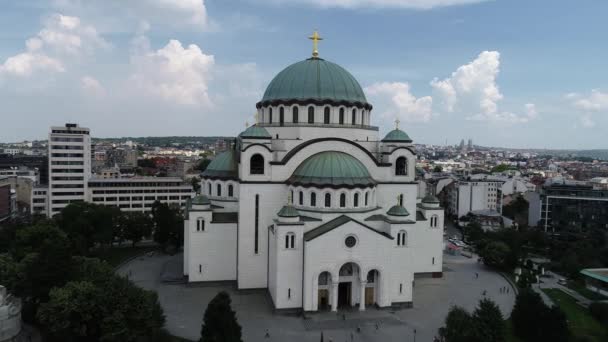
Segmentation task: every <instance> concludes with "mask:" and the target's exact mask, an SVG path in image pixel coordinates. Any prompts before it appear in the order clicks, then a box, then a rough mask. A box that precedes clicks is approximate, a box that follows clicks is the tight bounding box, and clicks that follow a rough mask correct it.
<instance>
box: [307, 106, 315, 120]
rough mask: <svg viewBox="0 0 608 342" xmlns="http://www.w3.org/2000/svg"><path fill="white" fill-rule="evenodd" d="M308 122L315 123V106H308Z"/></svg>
mask: <svg viewBox="0 0 608 342" xmlns="http://www.w3.org/2000/svg"><path fill="white" fill-rule="evenodd" d="M308 123H309V124H312V123H315V107H313V106H310V107H308Z"/></svg>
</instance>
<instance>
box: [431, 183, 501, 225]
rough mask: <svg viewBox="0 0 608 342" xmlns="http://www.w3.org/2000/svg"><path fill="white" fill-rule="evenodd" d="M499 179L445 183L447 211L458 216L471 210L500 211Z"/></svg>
mask: <svg viewBox="0 0 608 342" xmlns="http://www.w3.org/2000/svg"><path fill="white" fill-rule="evenodd" d="M502 185H503V181H501V180H488V179H475V180H473V179H464V180H456V181H454V182H452V183H450V184H449V185H447V186H446V187H445V188H444V189H443V191H446V192H447V196H446V198H447V208H446V209H447V212H448V213H449V214H450V215H454V216H456V217H458V218H460V217H462V216H465V215H467V214H468V213H470V212H473V211H479V210H491V211H494V212H497V213H499V214H501V213H502Z"/></svg>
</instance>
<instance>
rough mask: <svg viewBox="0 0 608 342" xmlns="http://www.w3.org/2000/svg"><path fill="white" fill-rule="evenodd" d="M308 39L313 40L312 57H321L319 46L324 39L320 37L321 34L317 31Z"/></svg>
mask: <svg viewBox="0 0 608 342" xmlns="http://www.w3.org/2000/svg"><path fill="white" fill-rule="evenodd" d="M308 39H310V40H312V56H313V57H319V50H318V44H319V40H323V38H321V36H319V32H317V30H315V32H314V33H313V34H312V36H310V37H308Z"/></svg>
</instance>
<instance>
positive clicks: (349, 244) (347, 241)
mask: <svg viewBox="0 0 608 342" xmlns="http://www.w3.org/2000/svg"><path fill="white" fill-rule="evenodd" d="M344 244H345V245H346V247H348V248H353V247H355V245H356V244H357V239H356V238H355V237H354V236H347V237H346V239H345V240H344Z"/></svg>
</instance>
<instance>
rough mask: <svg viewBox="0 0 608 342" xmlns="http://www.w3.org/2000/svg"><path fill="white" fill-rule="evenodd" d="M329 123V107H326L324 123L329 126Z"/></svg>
mask: <svg viewBox="0 0 608 342" xmlns="http://www.w3.org/2000/svg"><path fill="white" fill-rule="evenodd" d="M329 121H330V120H329V107H325V110H324V111H323V123H325V124H326V125H329Z"/></svg>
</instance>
